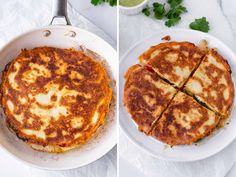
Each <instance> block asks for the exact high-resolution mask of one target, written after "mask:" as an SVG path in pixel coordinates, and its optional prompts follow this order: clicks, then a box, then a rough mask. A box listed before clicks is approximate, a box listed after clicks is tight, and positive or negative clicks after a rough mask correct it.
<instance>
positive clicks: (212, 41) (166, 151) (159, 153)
mask: <svg viewBox="0 0 236 177" xmlns="http://www.w3.org/2000/svg"><path fill="white" fill-rule="evenodd" d="M166 35H170V36H171V40H172V41H173V40H176V41H190V42H193V43H195V44H199V42H200V41H201V40H202V39H205V40H207V41H208V42H209V46H210V47H216V48H217V49H218V50H219V52H220V54H221V55H222V56H223V57H225V58H226V59H227V61H228V62H229V64H230V66H231V69H232V72H233V73H232V76H233V80H234V83H235V78H236V77H235V76H236V73H235V67H236V56H235V54H234V53H233V52H232V50H231V49H230V48H229V47H227V46H226V45H225V44H224V43H223V42H221V41H220V40H218V39H216V38H215V37H213V36H211V35H209V34H206V33H202V32H198V31H194V30H186V29H176V30H166V31H163V32H159V33H157V34H155V35H152V36H150V37H148V38H146V39H144V40H142V41H140V42H139V43H137V44H136V45H134V46H133V47H131V49H129V50H128V52H127V53H126V54H125V55H124V56H123V57H122V60H121V62H120V76H119V83H120V86H119V95H120V100H121V101H120V103H119V106H120V116H119V117H120V125H121V127H122V129H123V131H124V132H125V133H126V135H127V136H128V137H129V138H130V139H131V140H132V142H134V143H135V144H136V145H138V147H140V148H141V149H143V150H145V151H147V152H148V153H150V154H151V155H153V156H155V157H157V158H160V159H164V160H170V161H195V160H200V159H204V158H207V157H209V156H211V155H213V154H216V153H217V152H219V151H221V150H222V149H224V148H225V147H226V146H227V145H229V144H230V143H231V142H232V141H233V140H234V139H235V137H236V111H235V100H234V106H233V111H232V113H231V116H230V124H229V125H226V126H225V128H221V129H220V130H218V131H216V132H215V133H214V134H213V135H212V136H211V137H206V138H205V139H203V140H202V141H201V142H199V143H198V144H197V145H195V144H193V145H185V146H175V147H173V148H170V147H167V145H165V144H164V143H162V142H160V141H157V140H156V139H154V138H151V137H148V136H146V135H145V134H143V133H141V132H139V131H138V129H137V126H136V124H135V123H134V121H133V120H132V119H131V117H130V115H129V114H128V112H127V111H126V109H125V107H124V106H123V103H122V99H123V89H124V83H125V80H124V77H123V76H124V73H125V72H126V71H127V69H128V68H129V67H130V66H132V65H134V64H136V63H138V56H139V55H140V54H141V53H143V52H144V51H146V50H147V49H148V48H149V47H150V46H152V45H156V44H159V43H161V42H163V41H162V40H161V38H162V37H164V36H166ZM234 87H235V86H234Z"/></svg>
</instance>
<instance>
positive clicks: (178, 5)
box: [142, 0, 210, 32]
mask: <svg viewBox="0 0 236 177" xmlns="http://www.w3.org/2000/svg"><path fill="white" fill-rule="evenodd" d="M182 2H183V0H167V3H168V4H169V6H170V9H169V10H168V11H167V10H166V8H165V4H161V3H158V2H155V3H153V4H152V6H151V7H150V6H146V8H144V9H143V10H142V13H143V14H144V15H146V16H151V17H153V18H154V19H157V20H165V25H166V26H167V27H172V26H175V25H176V24H178V23H179V22H180V21H181V15H182V14H184V13H186V12H187V8H186V7H184V6H183V5H182ZM189 27H190V28H191V29H194V30H198V31H203V32H208V31H209V30H210V27H209V22H208V21H207V19H206V17H202V18H199V19H195V21H194V22H192V23H190V24H189Z"/></svg>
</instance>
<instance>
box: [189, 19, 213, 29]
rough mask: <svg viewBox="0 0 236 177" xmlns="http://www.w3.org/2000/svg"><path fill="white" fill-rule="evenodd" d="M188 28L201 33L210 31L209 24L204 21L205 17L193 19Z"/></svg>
mask: <svg viewBox="0 0 236 177" xmlns="http://www.w3.org/2000/svg"><path fill="white" fill-rule="evenodd" d="M189 27H190V28H191V29H194V30H198V31H202V32H208V31H209V30H210V28H209V22H208V21H207V20H206V17H202V18H199V19H195V21H194V22H192V23H190V25H189Z"/></svg>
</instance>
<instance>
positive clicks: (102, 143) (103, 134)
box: [0, 0, 118, 170]
mask: <svg viewBox="0 0 236 177" xmlns="http://www.w3.org/2000/svg"><path fill="white" fill-rule="evenodd" d="M52 14H53V15H52V20H51V22H50V25H49V26H47V27H42V28H38V29H34V30H32V31H29V32H26V33H24V34H22V35H20V36H18V37H16V38H15V39H13V40H12V41H10V42H9V43H8V44H6V45H5V46H4V47H3V48H2V49H1V51H0V72H2V71H3V70H4V67H5V66H6V64H7V63H9V62H10V61H11V60H12V59H13V58H15V57H16V56H17V55H18V54H19V53H20V51H21V49H23V48H26V49H32V48H35V47H39V46H51V47H58V48H72V47H73V48H75V49H79V48H80V46H83V47H84V48H87V49H89V50H91V51H93V52H95V53H97V54H99V55H100V56H102V57H103V58H104V59H105V61H106V63H107V65H108V66H109V70H110V75H111V77H112V78H113V79H114V78H116V77H117V66H118V64H117V62H118V60H117V54H116V51H115V50H114V49H113V48H112V47H111V46H110V45H109V44H108V43H107V42H105V41H104V40H103V39H101V38H100V37H98V36H96V35H94V34H92V33H90V32H88V31H86V30H83V29H80V28H77V27H73V26H71V23H70V21H69V19H68V17H67V0H53V13H52ZM58 18H64V20H65V22H66V25H62V24H59V25H53V23H54V22H55V19H58ZM113 90H114V92H116V89H115V88H114V89H113ZM1 115H2V116H1V118H0V147H2V148H3V149H4V150H6V152H8V153H9V154H10V155H12V156H13V157H15V158H16V159H18V160H20V161H23V162H25V163H27V164H30V165H33V166H35V167H39V168H43V169H50V170H65V169H72V168H77V167H81V166H84V165H87V164H89V163H91V162H93V161H95V160H97V159H99V158H100V157H102V156H103V155H105V154H106V153H107V152H109V151H110V150H111V149H112V148H113V147H114V146H115V144H116V109H115V107H114V108H113V109H112V110H111V111H110V113H109V114H108V117H107V121H106V122H105V124H104V125H103V126H102V127H101V128H100V129H99V130H98V132H97V134H96V135H95V136H94V137H93V138H92V139H91V140H90V141H88V142H87V143H85V144H84V145H82V146H81V147H79V148H77V149H74V150H71V151H69V152H66V153H62V154H51V153H46V152H38V151H35V150H33V149H31V148H30V147H29V146H28V145H27V144H26V143H24V142H22V141H21V140H19V139H18V138H17V137H16V136H15V135H14V134H13V133H11V132H10V131H9V130H8V128H7V127H6V124H5V118H4V114H3V112H2V110H1Z"/></svg>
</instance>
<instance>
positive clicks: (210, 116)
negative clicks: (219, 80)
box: [151, 92, 219, 145]
mask: <svg viewBox="0 0 236 177" xmlns="http://www.w3.org/2000/svg"><path fill="white" fill-rule="evenodd" d="M218 122H219V117H218V116H216V115H215V114H214V112H212V111H210V110H207V109H206V108H204V107H203V106H201V105H200V104H198V103H197V102H196V101H195V100H194V99H193V98H192V97H190V96H188V95H186V94H184V93H182V92H178V93H177V95H176V96H175V97H174V99H173V100H172V102H171V103H170V105H169V107H168V108H167V109H166V111H165V112H164V113H163V115H162V117H161V118H160V119H159V120H158V122H157V124H156V126H155V127H154V129H153V131H152V132H151V135H152V136H153V137H154V138H156V139H158V140H160V141H162V142H165V143H166V144H169V145H180V144H192V143H193V142H196V141H198V140H199V139H201V138H203V137H205V136H207V135H209V134H210V133H211V132H212V131H213V130H214V129H215V127H216V125H217V123H218Z"/></svg>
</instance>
